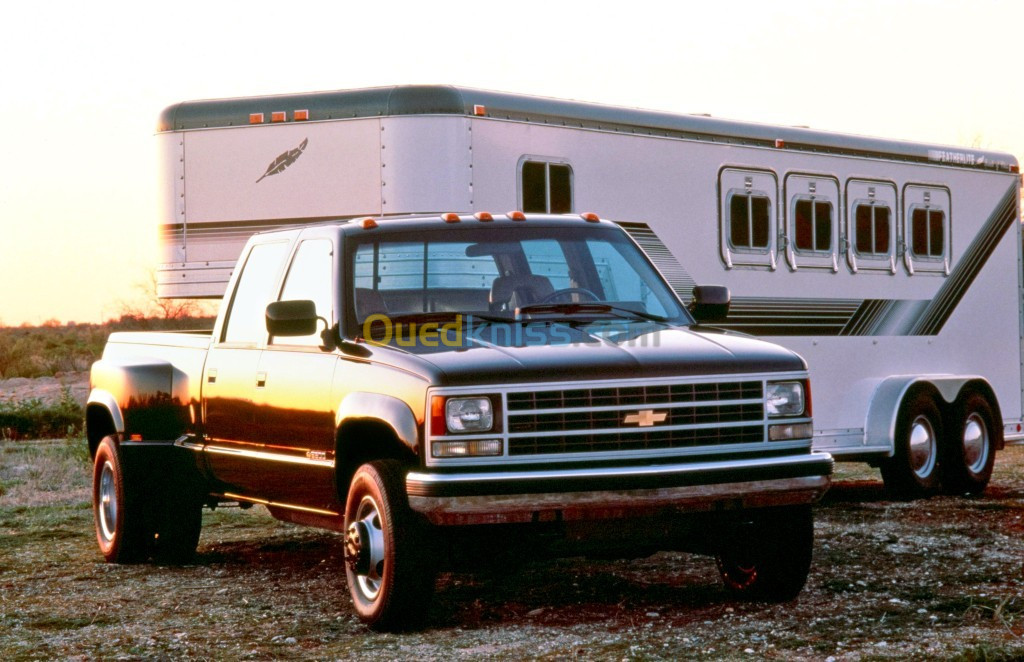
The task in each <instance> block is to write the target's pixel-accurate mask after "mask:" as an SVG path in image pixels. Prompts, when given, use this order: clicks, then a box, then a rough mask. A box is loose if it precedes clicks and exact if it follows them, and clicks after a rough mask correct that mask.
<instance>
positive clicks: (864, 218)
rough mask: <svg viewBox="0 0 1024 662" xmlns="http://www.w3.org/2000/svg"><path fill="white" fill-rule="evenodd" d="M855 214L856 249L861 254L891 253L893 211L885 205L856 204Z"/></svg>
mask: <svg viewBox="0 0 1024 662" xmlns="http://www.w3.org/2000/svg"><path fill="white" fill-rule="evenodd" d="M853 216H854V227H853V233H854V238H853V240H854V249H855V250H856V251H857V252H858V253H859V254H861V255H886V256H887V255H889V236H890V234H891V232H892V212H891V210H890V209H889V208H888V207H886V206H884V205H868V204H860V205H856V206H855V207H854V209H853Z"/></svg>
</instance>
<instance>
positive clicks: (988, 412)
mask: <svg viewBox="0 0 1024 662" xmlns="http://www.w3.org/2000/svg"><path fill="white" fill-rule="evenodd" d="M940 404H942V405H944V403H942V401H941V399H940V398H938V396H935V395H933V394H931V393H929V392H928V391H924V390H918V391H917V392H916V393H912V394H911V395H910V396H909V397H907V399H906V400H905V401H904V402H903V405H902V406H901V407H900V412H899V415H898V417H897V420H896V430H895V432H896V436H895V449H894V453H893V456H892V457H891V458H888V459H887V460H886V461H884V462H883V463H882V464H881V467H880V468H881V470H882V479H883V480H884V481H885V486H886V488H887V489H888V490H889V491H890V492H891V493H892V494H894V495H896V496H899V497H904V498H918V497H927V496H932V495H934V494H938V493H939V492H940V491H942V492H945V493H947V494H978V493H981V492H983V491H984V490H985V487H986V486H987V485H988V482H989V479H990V478H991V477H992V466H993V462H994V460H995V449H996V444H997V440H998V434H999V429H998V428H997V427H996V425H997V418H996V416H995V412H994V410H993V406H992V404H991V403H990V402H989V399H988V398H987V397H985V396H984V395H983V394H982V393H980V392H978V391H976V390H966V391H964V392H963V393H961V394H960V396H959V397H958V398H957V400H956V402H954V403H953V405H952V406H949V405H945V408H946V411H945V412H944V411H943V409H941V408H940Z"/></svg>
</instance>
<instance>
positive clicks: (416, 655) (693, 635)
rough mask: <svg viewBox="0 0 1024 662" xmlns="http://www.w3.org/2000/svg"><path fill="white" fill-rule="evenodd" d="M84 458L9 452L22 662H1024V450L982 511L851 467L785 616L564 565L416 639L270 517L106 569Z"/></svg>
mask: <svg viewBox="0 0 1024 662" xmlns="http://www.w3.org/2000/svg"><path fill="white" fill-rule="evenodd" d="M76 448H77V447H75V446H69V445H68V444H67V443H66V442H47V443H45V444H27V443H14V442H0V481H3V484H4V485H5V486H8V487H7V489H8V490H9V491H8V493H7V494H6V495H5V496H3V497H0V650H3V651H5V652H6V657H8V658H12V657H13V658H15V659H19V658H25V659H44V658H45V659H50V658H75V657H80V658H95V657H101V658H117V657H129V658H136V657H147V658H148V657H158V658H175V659H178V658H204V659H206V658H214V659H222V658H223V659H237V658H252V659H266V658H287V659H300V658H309V657H313V658H344V659H351V658H356V657H358V658H360V659H395V658H400V659H450V658H453V657H454V658H466V659H478V658H500V659H520V658H542V659H564V658H593V659H611V658H614V659H623V658H626V659H655V660H657V659H681V658H683V659H698V658H701V659H703V658H706V657H709V656H710V657H715V658H726V659H758V658H770V659H787V660H788V659H808V660H811V659H813V660H821V659H826V658H828V657H830V656H831V657H834V658H836V659H851V660H859V659H907V658H911V659H913V658H916V659H934V658H957V659H963V660H1007V659H1024V565H1022V564H1024V446H1017V447H1013V448H1011V449H1008V450H1007V451H1006V452H1004V453H1003V454H1001V456H1000V459H999V462H998V465H997V473H996V477H995V479H994V481H993V486H992V487H991V488H990V490H989V493H988V494H986V495H985V496H984V497H981V498H973V499H961V498H949V497H942V498H937V499H932V500H930V501H927V502H916V503H903V502H890V501H885V500H883V499H884V495H883V494H882V491H881V483H880V482H879V481H878V480H877V475H876V474H875V473H874V472H871V471H869V470H864V469H862V468H860V467H855V466H846V465H841V473H840V476H839V478H840V480H839V483H838V485H837V487H836V488H834V489H833V491H832V492H830V494H829V496H828V497H827V498H826V501H825V503H823V504H822V505H821V506H820V507H819V508H818V510H817V524H816V534H817V544H816V549H815V566H814V569H813V571H812V575H811V577H810V580H809V582H808V587H807V589H806V590H805V591H804V593H803V594H802V595H801V596H800V597H799V598H798V599H797V600H796V601H795V602H793V603H790V604H785V605H759V604H744V603H737V602H734V601H732V600H730V598H729V596H728V595H727V594H726V593H725V592H724V590H723V589H722V588H721V587H720V584H719V581H718V577H717V573H716V571H715V569H714V564H713V563H712V562H711V561H710V560H709V559H706V558H702V557H693V556H688V555H684V554H676V553H663V554H657V555H655V556H653V557H651V558H648V559H643V560H639V561H590V560H582V559H565V560H560V561H551V562H538V563H532V564H528V565H526V566H525V567H523V568H522V569H520V570H519V571H517V572H515V573H512V574H503V575H469V574H446V575H443V576H442V577H441V578H440V580H439V582H438V595H437V599H436V602H435V604H434V606H433V608H432V610H431V613H430V619H429V622H428V627H427V629H426V630H425V631H423V632H418V633H412V634H407V635H378V634H372V633H368V632H366V631H365V630H364V629H363V628H362V627H361V626H360V625H359V624H358V622H357V621H356V619H355V616H354V614H353V613H352V610H351V608H350V607H349V604H348V597H347V591H346V588H345V581H344V573H343V571H342V559H341V552H340V546H339V545H338V539H337V537H336V536H334V535H333V534H330V533H324V532H319V531H315V530H310V529H301V528H297V527H293V526H289V525H285V524H281V523H278V522H276V521H274V520H273V519H271V518H270V517H269V516H268V515H267V514H266V513H265V512H263V511H261V510H259V509H255V510H253V511H249V512H241V511H239V510H237V509H222V510H218V511H216V512H213V513H206V514H205V515H204V530H203V537H202V540H201V541H200V548H199V556H198V558H197V561H196V563H195V564H194V565H192V566H187V567H182V568H174V567H161V566H150V565H139V566H111V565H106V564H104V563H102V562H101V558H100V556H99V553H98V551H97V550H96V546H95V541H94V540H93V534H92V525H91V511H90V508H89V506H88V505H87V503H86V501H85V491H86V488H87V482H88V478H87V477H88V465H87V463H86V462H85V461H84V458H83V457H82V453H81V451H80V450H76ZM14 467H30V469H19V470H17V471H15V470H14ZM19 481H21V482H19ZM15 483H17V484H16V485H15Z"/></svg>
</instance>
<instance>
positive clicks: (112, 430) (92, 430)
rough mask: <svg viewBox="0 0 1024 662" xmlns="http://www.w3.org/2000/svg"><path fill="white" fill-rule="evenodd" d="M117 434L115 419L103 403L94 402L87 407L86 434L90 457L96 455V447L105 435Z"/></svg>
mask: <svg viewBox="0 0 1024 662" xmlns="http://www.w3.org/2000/svg"><path fill="white" fill-rule="evenodd" d="M111 434H117V428H116V427H114V419H113V417H112V416H111V415H110V412H109V411H107V409H106V407H104V406H103V405H96V404H92V405H89V406H88V407H86V408H85V435H86V438H87V439H88V440H89V457H95V456H96V448H97V447H98V446H99V445H100V442H101V441H102V440H103V437H106V436H107V435H111Z"/></svg>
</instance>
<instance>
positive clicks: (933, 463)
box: [880, 392, 943, 498]
mask: <svg viewBox="0 0 1024 662" xmlns="http://www.w3.org/2000/svg"><path fill="white" fill-rule="evenodd" d="M942 438H943V426H942V412H941V411H939V406H938V405H937V404H936V403H935V399H934V398H932V397H931V396H930V395H928V394H927V393H925V392H918V393H916V394H914V395H912V396H910V397H909V398H908V399H907V400H906V402H904V403H903V406H902V407H901V408H900V413H899V415H898V416H897V418H896V438H895V440H894V442H895V448H894V449H893V456H892V457H891V458H888V459H886V460H885V461H884V462H883V463H882V464H881V465H880V468H881V470H882V480H883V481H885V487H886V489H888V490H889V492H890V493H891V494H893V495H895V496H898V497H904V498H917V497H928V496H932V495H933V494H936V493H937V492H938V491H939V483H940V474H939V440H940V439H942Z"/></svg>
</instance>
